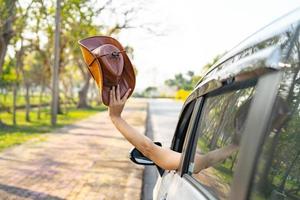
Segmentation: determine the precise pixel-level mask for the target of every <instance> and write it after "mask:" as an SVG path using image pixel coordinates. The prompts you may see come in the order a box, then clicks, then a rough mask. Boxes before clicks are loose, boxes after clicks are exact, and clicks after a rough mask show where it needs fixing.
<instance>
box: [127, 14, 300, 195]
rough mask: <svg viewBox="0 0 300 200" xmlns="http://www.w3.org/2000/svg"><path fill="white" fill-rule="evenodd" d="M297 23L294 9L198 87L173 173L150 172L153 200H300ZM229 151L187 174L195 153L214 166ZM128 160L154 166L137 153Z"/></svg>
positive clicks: (182, 125) (175, 144)
mask: <svg viewBox="0 0 300 200" xmlns="http://www.w3.org/2000/svg"><path fill="white" fill-rule="evenodd" d="M299 20H300V10H299V9H298V10H295V11H293V12H292V13H290V14H288V15H286V16H284V17H282V18H280V19H278V20H276V21H275V22H274V23H272V24H271V25H268V26H266V27H265V28H263V29H261V30H260V31H258V32H257V33H255V34H253V35H252V36H250V37H249V38H247V39H246V40H244V41H243V42H242V43H240V44H239V45H238V46H237V47H235V48H233V49H232V50H231V51H230V52H228V53H227V54H226V55H225V56H223V57H222V58H221V59H220V60H219V61H218V62H217V63H216V64H215V65H214V66H213V67H212V68H211V69H210V71H209V72H208V73H207V74H206V75H205V76H204V77H203V78H202V79H201V80H200V82H199V83H198V84H197V86H196V87H195V89H194V91H193V92H192V93H191V94H190V96H189V97H188V98H187V100H186V102H185V103H184V105H183V108H182V111H181V114H180V117H179V120H178V124H177V128H176V130H175V134H174V137H173V141H172V145H171V149H172V150H174V151H177V152H180V153H181V154H182V157H181V164H180V168H179V169H178V170H176V171H166V170H163V169H161V168H159V167H158V166H157V168H158V171H159V174H160V176H159V178H158V181H157V183H156V186H155V189H154V191H153V196H154V199H156V200H164V199H168V200H177V199H178V200H183V199H233V200H238V199H258V200H260V199H274V200H275V199H276V200H278V199H291V200H295V199H300V104H299V102H300V73H299V71H300V34H299V30H300V21H299ZM157 144H158V145H159V143H157ZM231 145H238V150H237V151H234V152H232V153H230V154H229V155H227V156H226V157H224V158H223V159H222V161H221V162H219V163H217V164H214V165H213V166H208V167H207V168H205V169H202V170H200V172H199V173H194V172H195V169H196V168H197V165H196V164H195V162H194V158H195V155H196V154H199V155H209V156H208V157H209V159H212V160H213V159H215V157H216V156H220V155H222V153H218V154H216V153H214V152H219V151H220V149H228V148H230V146H231ZM227 147H228V148H227ZM131 159H132V160H133V161H134V162H136V163H137V164H143V165H154V163H153V162H152V161H151V160H149V159H147V158H146V157H144V156H143V155H142V154H141V153H140V152H138V151H137V150H136V149H134V150H133V151H132V152H131Z"/></svg>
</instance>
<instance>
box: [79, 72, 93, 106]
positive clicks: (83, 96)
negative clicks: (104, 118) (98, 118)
mask: <svg viewBox="0 0 300 200" xmlns="http://www.w3.org/2000/svg"><path fill="white" fill-rule="evenodd" d="M90 79H91V76H88V78H87V79H86V81H85V83H84V86H83V88H82V89H81V90H80V91H79V92H78V96H79V101H78V105H77V108H89V107H90V106H89V105H88V102H87V94H88V91H89V86H90Z"/></svg>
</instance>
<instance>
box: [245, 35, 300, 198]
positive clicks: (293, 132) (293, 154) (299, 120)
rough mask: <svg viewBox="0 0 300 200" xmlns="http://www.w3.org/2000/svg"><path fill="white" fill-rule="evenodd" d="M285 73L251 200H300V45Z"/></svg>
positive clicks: (296, 46)
mask: <svg viewBox="0 0 300 200" xmlns="http://www.w3.org/2000/svg"><path fill="white" fill-rule="evenodd" d="M289 58H290V59H289V64H291V66H290V68H289V69H288V70H286V71H285V72H284V76H283V79H282V83H281V85H280V88H279V93H278V96H277V100H276V104H275V106H274V109H273V115H272V119H271V122H270V128H269V131H268V132H267V134H266V139H265V142H264V145H263V148H262V153H261V155H259V160H258V165H257V169H256V172H255V176H254V183H253V184H252V190H251V192H250V197H251V199H276V200H277V199H290V200H294V199H300V106H299V102H300V74H299V70H300V65H299V60H300V42H299V40H298V41H296V44H295V46H294V47H293V49H292V54H291V56H290V57H289Z"/></svg>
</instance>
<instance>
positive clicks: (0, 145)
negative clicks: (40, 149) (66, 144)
mask: <svg viewBox="0 0 300 200" xmlns="http://www.w3.org/2000/svg"><path fill="white" fill-rule="evenodd" d="M105 109H106V108H105V107H104V106H103V105H101V106H94V107H91V108H85V109H78V108H76V107H74V106H73V107H70V108H68V110H65V114H62V115H58V123H57V124H56V125H55V126H51V124H50V118H51V115H50V110H49V108H44V109H43V110H42V114H41V117H40V118H38V116H37V114H36V113H34V112H31V113H30V119H31V120H30V121H29V122H27V121H26V120H25V111H24V110H20V111H18V115H17V121H18V125H16V126H14V125H13V124H12V114H11V113H8V112H4V113H1V119H2V121H3V122H4V123H5V125H2V127H1V129H0V151H2V150H3V149H5V148H8V147H11V146H14V145H17V144H21V143H23V142H26V141H28V140H32V139H35V140H37V141H41V140H45V139H46V138H45V137H44V136H43V133H48V132H51V131H53V130H55V129H57V128H60V127H62V126H65V125H69V124H72V123H74V122H76V121H78V120H82V119H84V118H87V117H89V116H91V115H94V114H96V113H98V112H100V111H103V110H105Z"/></svg>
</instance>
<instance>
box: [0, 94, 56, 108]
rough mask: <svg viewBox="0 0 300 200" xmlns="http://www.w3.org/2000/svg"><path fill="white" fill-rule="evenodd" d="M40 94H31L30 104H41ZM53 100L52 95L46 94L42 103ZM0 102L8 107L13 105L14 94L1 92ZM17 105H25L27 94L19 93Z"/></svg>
mask: <svg viewBox="0 0 300 200" xmlns="http://www.w3.org/2000/svg"><path fill="white" fill-rule="evenodd" d="M39 98H40V97H39V95H32V96H30V104H36V105H37V104H39V102H40V100H39ZM50 100H51V97H50V96H49V95H44V96H43V98H42V103H49V102H50ZM0 102H1V103H2V104H3V105H4V106H6V107H12V105H13V96H12V94H11V93H8V94H7V95H4V94H0ZM17 105H18V106H20V105H25V96H24V95H22V96H21V95H20V94H19V95H18V96H17Z"/></svg>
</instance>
